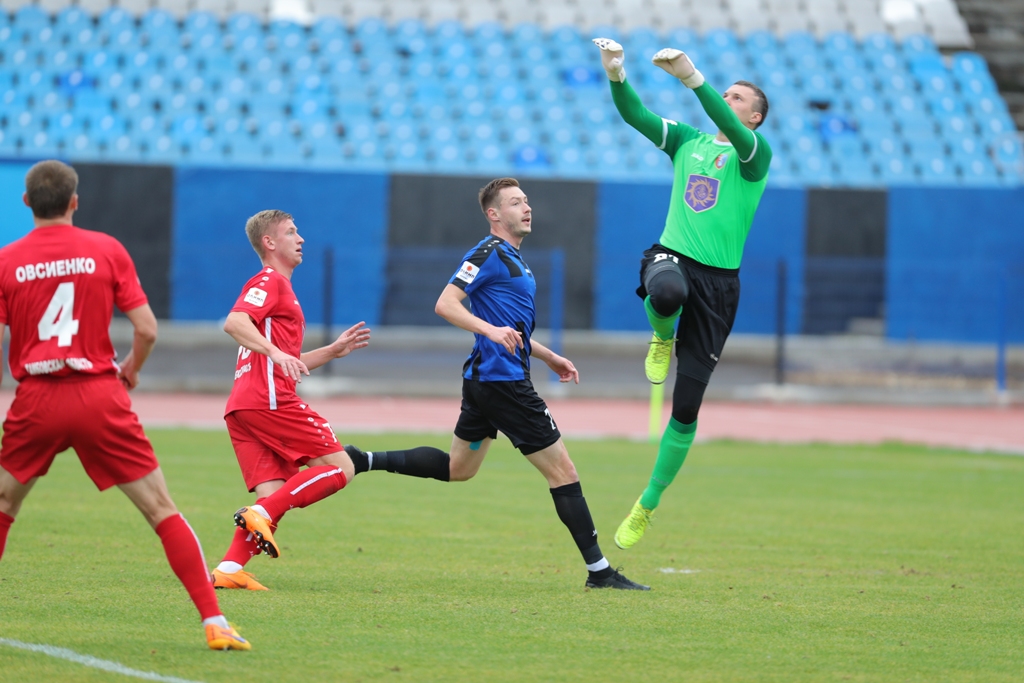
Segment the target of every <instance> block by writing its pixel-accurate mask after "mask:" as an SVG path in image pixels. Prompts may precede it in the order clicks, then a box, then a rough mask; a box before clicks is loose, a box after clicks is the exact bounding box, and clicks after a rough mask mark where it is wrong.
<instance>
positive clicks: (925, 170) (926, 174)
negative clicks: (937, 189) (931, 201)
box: [918, 156, 958, 185]
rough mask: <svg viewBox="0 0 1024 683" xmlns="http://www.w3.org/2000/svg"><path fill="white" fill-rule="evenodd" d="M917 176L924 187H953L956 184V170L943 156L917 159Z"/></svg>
mask: <svg viewBox="0 0 1024 683" xmlns="http://www.w3.org/2000/svg"><path fill="white" fill-rule="evenodd" d="M918 174H919V176H920V181H921V183H923V184H926V185H955V184H957V182H958V176H957V173H956V168H955V167H954V165H953V163H952V162H951V161H950V160H949V159H948V158H946V157H945V156H933V157H929V158H924V159H919V161H918Z"/></svg>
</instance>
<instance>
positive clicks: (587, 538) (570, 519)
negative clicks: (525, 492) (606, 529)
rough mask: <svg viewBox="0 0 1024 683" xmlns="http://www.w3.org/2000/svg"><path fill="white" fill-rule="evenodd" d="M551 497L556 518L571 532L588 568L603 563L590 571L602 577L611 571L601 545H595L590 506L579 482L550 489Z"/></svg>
mask: <svg viewBox="0 0 1024 683" xmlns="http://www.w3.org/2000/svg"><path fill="white" fill-rule="evenodd" d="M551 499H552V500H554V501H555V511H556V512H557V513H558V518H559V519H560V520H562V524H564V525H565V526H566V528H567V529H569V533H570V534H572V540H574V541H576V547H577V548H579V549H580V554H581V555H583V561H584V562H586V563H587V567H588V569H589V568H590V566H592V565H600V564H603V565H604V566H603V567H602V568H601V569H597V570H590V572H591V573H592V574H594V575H595V576H598V577H602V578H603V577H604V576H605V575H607V574H609V573H611V572H612V568H611V566H609V565H608V560H606V559H605V558H604V553H602V552H601V547H600V546H599V545H597V530H596V529H594V520H593V518H591V516H590V508H589V507H587V499H586V498H584V497H583V487H582V486H580V483H579V482H578V481H577V482H575V483H573V484H566V485H565V486H559V487H558V488H553V489H551Z"/></svg>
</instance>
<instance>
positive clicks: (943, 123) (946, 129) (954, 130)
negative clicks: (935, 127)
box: [939, 115, 978, 140]
mask: <svg viewBox="0 0 1024 683" xmlns="http://www.w3.org/2000/svg"><path fill="white" fill-rule="evenodd" d="M939 132H940V133H941V134H942V135H943V137H945V138H947V139H951V140H952V139H957V138H960V137H971V138H973V137H974V136H976V135H977V133H978V130H977V126H976V124H975V123H974V121H973V120H972V119H971V118H969V117H967V116H960V115H953V116H946V117H943V118H940V119H939Z"/></svg>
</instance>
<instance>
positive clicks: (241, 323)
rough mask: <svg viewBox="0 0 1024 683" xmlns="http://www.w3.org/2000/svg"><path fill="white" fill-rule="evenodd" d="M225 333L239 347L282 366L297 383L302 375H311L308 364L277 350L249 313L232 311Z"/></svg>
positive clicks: (226, 322) (229, 314) (226, 321)
mask: <svg viewBox="0 0 1024 683" xmlns="http://www.w3.org/2000/svg"><path fill="white" fill-rule="evenodd" d="M224 331H225V332H227V333H228V334H230V335H231V338H232V339H234V340H235V341H236V342H238V343H239V345H241V346H244V347H245V348H247V349H249V350H250V351H255V352H256V353H261V354H263V355H264V356H266V357H267V358H269V359H270V360H272V361H273V362H274V363H276V364H277V365H279V366H281V369H282V370H284V374H286V375H288V376H289V377H291V378H292V379H293V380H295V381H296V382H301V381H302V375H308V374H309V368H307V367H306V364H305V363H303V362H302V361H301V360H299V359H298V358H296V357H295V356H291V355H289V354H287V353H285V352H284V351H282V350H281V349H279V348H277V347H276V346H274V345H273V344H271V343H270V341H269V340H268V339H267V338H266V337H264V336H263V335H262V334H260V331H259V330H257V329H256V326H255V325H253V324H252V318H250V317H249V314H248V313H243V312H242V311H231V312H230V313H228V318H227V320H225V321H224Z"/></svg>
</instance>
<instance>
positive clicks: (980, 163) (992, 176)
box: [960, 158, 1000, 186]
mask: <svg viewBox="0 0 1024 683" xmlns="http://www.w3.org/2000/svg"><path fill="white" fill-rule="evenodd" d="M999 180H1000V178H999V174H998V172H997V171H996V167H995V164H993V163H992V160H991V159H987V158H975V159H971V160H970V161H962V162H961V163H960V181H961V182H962V183H963V184H964V185H984V186H994V185H998V184H999Z"/></svg>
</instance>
